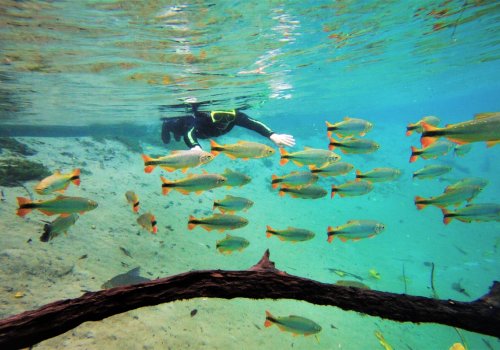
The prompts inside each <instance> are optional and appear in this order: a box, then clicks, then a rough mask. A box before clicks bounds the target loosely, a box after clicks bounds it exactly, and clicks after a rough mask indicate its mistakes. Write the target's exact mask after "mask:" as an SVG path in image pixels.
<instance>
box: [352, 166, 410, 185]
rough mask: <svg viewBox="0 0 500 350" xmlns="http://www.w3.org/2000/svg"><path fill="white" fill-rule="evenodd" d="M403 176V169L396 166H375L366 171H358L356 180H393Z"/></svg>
mask: <svg viewBox="0 0 500 350" xmlns="http://www.w3.org/2000/svg"><path fill="white" fill-rule="evenodd" d="M400 176H401V170H399V169H394V168H375V169H373V170H370V171H368V172H366V173H364V174H363V173H362V172H361V171H359V170H357V171H356V180H358V181H359V180H360V179H363V180H367V181H370V182H384V181H393V180H396V179H397V178H399V177H400Z"/></svg>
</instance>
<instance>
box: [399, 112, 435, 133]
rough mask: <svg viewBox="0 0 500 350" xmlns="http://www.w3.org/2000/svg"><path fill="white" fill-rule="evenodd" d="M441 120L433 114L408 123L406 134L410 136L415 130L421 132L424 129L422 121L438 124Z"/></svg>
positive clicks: (433, 124)
mask: <svg viewBox="0 0 500 350" xmlns="http://www.w3.org/2000/svg"><path fill="white" fill-rule="evenodd" d="M440 122H441V120H440V119H439V118H438V117H435V116H433V115H429V116H427V117H423V118H422V119H420V120H419V121H418V122H416V123H413V124H408V126H407V127H406V136H410V135H411V134H412V133H413V132H414V131H415V132H417V133H419V134H421V133H422V131H423V128H422V123H427V124H429V125H432V126H438V125H439V123H440Z"/></svg>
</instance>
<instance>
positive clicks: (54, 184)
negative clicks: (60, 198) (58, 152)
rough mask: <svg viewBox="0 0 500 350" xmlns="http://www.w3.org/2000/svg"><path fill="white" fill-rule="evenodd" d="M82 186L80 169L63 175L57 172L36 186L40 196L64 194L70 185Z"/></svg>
mask: <svg viewBox="0 0 500 350" xmlns="http://www.w3.org/2000/svg"><path fill="white" fill-rule="evenodd" d="M70 182H73V183H74V184H75V185H77V186H79V185H80V169H73V171H72V172H70V173H67V174H62V173H61V172H60V171H59V170H57V171H56V172H55V173H54V174H52V175H50V176H48V177H46V178H45V179H43V180H42V181H40V182H39V183H38V185H36V186H35V191H36V193H38V194H51V193H52V192H56V191H57V192H64V191H65V190H66V188H68V186H69V183H70Z"/></svg>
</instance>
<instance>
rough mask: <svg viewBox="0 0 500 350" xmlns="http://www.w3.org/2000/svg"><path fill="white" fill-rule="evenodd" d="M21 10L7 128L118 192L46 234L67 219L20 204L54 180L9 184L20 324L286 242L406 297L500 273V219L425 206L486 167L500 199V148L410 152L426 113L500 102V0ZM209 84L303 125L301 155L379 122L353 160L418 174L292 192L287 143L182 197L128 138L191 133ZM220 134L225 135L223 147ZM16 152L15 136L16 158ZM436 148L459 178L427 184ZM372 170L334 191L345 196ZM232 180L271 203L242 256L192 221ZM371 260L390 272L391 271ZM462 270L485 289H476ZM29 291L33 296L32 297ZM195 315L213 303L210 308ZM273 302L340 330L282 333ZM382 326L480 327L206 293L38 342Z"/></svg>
mask: <svg viewBox="0 0 500 350" xmlns="http://www.w3.org/2000/svg"><path fill="white" fill-rule="evenodd" d="M0 21H1V26H0V38H1V40H0V62H1V64H0V79H1V85H0V89H1V97H0V104H1V109H0V113H1V118H0V136H15V137H16V139H17V140H18V141H20V142H23V143H25V144H27V145H29V146H30V147H31V148H33V149H35V150H37V151H38V153H37V154H35V155H32V156H29V157H28V158H29V159H31V160H34V161H38V162H41V163H43V164H45V165H46V166H47V167H48V168H49V169H50V170H51V171H55V170H56V169H61V170H63V171H69V170H71V169H73V168H75V167H80V168H82V171H83V175H82V184H81V186H80V187H76V186H73V185H71V186H70V187H69V189H68V190H67V191H66V193H67V194H68V195H75V196H83V197H87V198H91V199H94V200H96V201H97V202H98V203H99V207H98V208H97V209H96V210H94V211H92V212H89V213H87V214H85V215H83V216H81V217H80V219H79V220H78V222H77V223H76V224H75V226H74V227H72V228H71V229H70V230H69V232H68V234H67V235H62V236H60V237H57V238H56V239H54V240H53V241H51V242H50V243H42V242H40V241H39V240H38V236H39V234H40V232H41V229H42V226H43V222H42V220H48V219H52V218H53V217H52V218H48V217H47V216H45V215H43V214H41V213H39V212H34V213H32V214H29V215H28V216H27V217H26V218H25V219H23V218H20V217H18V216H16V215H15V209H16V207H17V203H16V197H17V196H27V191H30V192H32V187H33V186H34V185H35V184H36V183H37V181H35V180H34V181H29V182H26V183H24V186H25V187H21V186H18V187H6V186H3V187H2V191H3V192H4V195H5V201H2V202H1V203H0V218H1V221H0V225H1V226H0V228H1V229H0V259H1V264H0V275H1V280H2V286H1V288H0V298H1V300H2V302H1V303H0V305H1V306H0V316H1V317H2V318H3V317H7V316H9V315H13V314H16V313H19V312H22V311H25V310H30V309H35V308H37V307H40V306H42V305H44V304H46V303H48V302H51V301H55V300H59V299H64V298H72V297H78V296H79V295H81V294H82V290H98V289H100V286H101V284H102V283H103V282H104V281H106V280H108V279H110V278H111V277H113V276H114V275H117V274H120V273H123V272H125V271H128V270H129V269H131V268H132V267H135V266H141V271H142V275H143V276H146V277H149V278H156V277H158V276H167V275H173V274H176V273H180V272H185V271H189V270H192V269H246V268H248V267H250V266H252V265H253V264H255V263H256V262H257V261H258V260H259V259H260V257H261V256H262V254H263V252H264V251H265V249H267V248H269V249H270V251H271V260H273V261H274V262H275V263H276V266H277V267H278V268H279V269H281V270H284V271H287V272H288V273H291V274H295V275H299V276H303V277H307V278H312V279H316V280H319V281H323V282H328V283H334V282H335V281H337V280H339V279H342V278H341V277H340V276H338V275H336V274H334V273H332V272H331V270H330V269H331V268H337V269H342V270H345V271H349V272H351V273H354V274H357V275H360V276H361V277H363V279H364V280H363V282H364V283H365V284H367V285H369V286H370V287H371V288H372V289H376V290H382V291H390V292H396V293H402V292H405V288H406V292H407V293H408V294H412V295H422V296H432V291H431V289H430V268H429V264H430V263H431V262H432V263H434V264H435V267H436V270H435V272H436V275H435V287H436V292H437V294H438V296H439V298H441V299H448V298H450V299H456V300H473V299H476V298H478V297H480V296H482V295H484V294H485V293H486V292H487V291H488V288H489V287H490V285H491V284H492V281H494V280H497V279H498V277H499V276H498V271H499V267H500V266H499V265H500V264H499V254H500V252H499V249H498V248H499V245H500V236H499V224H498V222H488V223H471V224H464V223H460V222H455V221H454V222H452V223H451V224H450V225H447V226H445V225H443V224H442V215H441V213H440V211H439V210H438V209H435V208H432V207H431V208H427V209H425V210H423V211H417V210H416V208H415V206H414V204H413V198H414V196H415V195H421V196H424V197H426V196H432V195H436V194H439V193H441V191H442V190H443V188H444V187H445V186H446V185H448V184H449V183H450V182H452V181H454V180H456V179H461V178H464V177H471V176H478V177H483V178H486V179H488V180H489V185H488V187H487V188H486V189H485V190H484V191H483V193H481V194H480V195H479V197H478V198H477V199H476V200H475V201H476V202H478V203H481V202H483V203H486V202H495V201H498V200H497V198H498V196H499V194H500V186H499V181H500V180H499V179H498V175H497V174H498V173H499V171H500V165H499V163H498V159H499V156H500V153H499V152H500V151H499V150H500V148H498V146H497V147H493V148H486V147H485V145H484V143H476V144H474V145H473V147H472V151H471V152H470V153H469V154H467V155H466V156H464V157H462V158H457V157H453V155H448V156H445V157H442V158H440V159H438V160H429V161H424V160H418V161H417V162H416V163H412V164H409V163H408V159H409V155H410V154H409V153H410V151H409V149H410V146H411V145H418V136H415V135H412V136H411V137H406V136H405V135H404V133H405V127H406V125H407V124H408V123H409V122H415V121H417V120H419V119H420V118H421V117H423V116H425V115H436V116H439V117H440V118H441V120H442V124H448V123H454V122H458V121H462V120H467V119H471V118H472V117H473V115H474V114H475V113H479V112H491V111H498V110H499V109H500V105H499V101H500V99H499V98H498V96H499V92H500V83H499V82H500V79H499V78H500V73H499V72H500V69H499V64H498V59H499V57H500V56H499V53H500V50H499V41H498V35H497V33H498V31H499V25H498V23H500V8H499V6H498V3H497V2H495V1H446V2H443V3H437V2H435V1H412V2H400V1H335V2H332V1H315V2H314V4H312V3H311V4H304V2H302V1H267V2H258V3H254V2H246V1H231V2H229V1H227V2H205V1H191V2H184V3H181V2H171V1H148V2H147V3H142V2H134V1H57V2H43V1H2V2H1V4H0ZM191 96H195V97H197V98H198V99H199V100H202V101H211V103H210V105H209V107H207V108H208V109H212V108H213V109H221V108H234V107H241V108H245V112H246V113H248V114H249V115H250V116H252V117H254V118H257V119H259V120H261V121H263V122H264V123H266V124H268V125H269V126H270V127H271V128H272V129H274V130H276V131H277V132H280V133H289V134H292V135H294V136H295V138H296V140H297V145H296V146H295V148H294V150H300V149H302V148H303V147H304V146H309V147H318V148H325V147H326V145H327V142H328V140H327V138H326V128H325V124H324V123H325V120H328V121H330V122H335V121H339V120H340V119H341V118H342V117H343V116H345V115H349V116H353V117H360V118H364V119H367V120H370V121H371V122H373V124H374V128H373V131H371V132H370V133H369V134H368V135H367V137H369V138H371V139H374V140H376V141H377V142H378V143H379V144H380V145H381V147H380V150H379V151H378V152H377V153H374V154H372V155H368V156H362V155H344V156H343V159H344V160H346V161H348V162H351V163H352V164H354V165H355V167H356V168H357V169H361V170H362V171H367V170H370V169H372V168H374V167H378V166H392V167H396V168H399V169H401V170H402V171H403V176H402V177H401V178H400V179H399V180H398V181H396V182H390V183H381V184H376V185H375V190H374V191H373V192H372V193H370V194H368V195H366V196H363V197H352V198H349V197H346V198H337V197H336V198H334V199H330V198H323V199H318V200H300V199H294V198H290V197H279V196H278V194H277V193H276V192H275V191H272V190H271V189H270V179H271V175H272V174H279V175H281V174H285V173H287V172H290V171H292V170H296V169H297V167H296V166H294V165H293V164H289V165H286V166H284V167H281V166H280V165H279V157H278V156H277V155H276V156H274V157H273V158H272V159H271V161H263V160H250V161H248V162H245V161H242V160H234V161H231V160H229V159H228V158H226V157H225V156H224V155H220V156H218V157H217V158H216V159H215V161H213V162H212V163H210V164H208V165H207V166H205V167H204V169H206V170H207V171H209V172H223V171H224V169H225V168H231V169H234V170H238V171H242V172H245V173H247V174H248V175H250V176H251V177H252V182H251V183H250V184H249V185H247V186H245V187H242V188H235V189H226V188H222V189H216V190H213V191H210V192H206V193H204V194H202V195H200V196H197V195H195V194H193V195H189V196H184V195H182V194H180V193H177V192H173V193H171V194H169V195H168V196H166V197H165V196H162V195H161V191H160V181H159V179H158V177H159V174H163V175H165V176H167V177H170V178H180V177H182V175H181V174H178V173H175V174H167V173H165V172H163V171H162V170H160V169H157V170H155V171H154V173H153V174H145V173H144V172H143V165H142V159H141V157H140V152H141V151H140V150H137V149H129V148H127V147H126V146H125V145H124V143H123V142H122V141H123V137H129V138H128V140H131V141H132V142H138V143H139V144H140V146H141V147H142V152H144V153H147V154H154V155H163V154H166V153H167V152H168V151H170V150H172V149H181V148H183V147H184V146H183V144H182V143H172V144H170V145H168V147H167V146H165V145H163V144H162V143H161V141H160V126H161V121H160V118H162V117H171V116H176V115H181V114H184V113H185V112H186V110H185V109H184V108H174V107H172V105H177V104H180V103H181V102H182V100H183V99H184V98H187V97H191ZM116 136H120V137H122V138H121V139H120V140H117V139H116ZM241 139H246V140H252V141H260V142H267V143H268V144H271V143H270V142H268V141H266V140H264V139H262V138H261V137H260V136H259V135H257V134H253V133H252V132H250V131H247V130H235V131H233V132H232V133H231V134H229V135H225V136H223V137H220V138H219V139H218V140H217V141H218V142H220V143H233V142H235V141H237V140H241ZM202 143H203V146H204V147H205V148H206V149H208V148H209V145H208V141H202ZM9 156H11V154H10V153H9V151H7V150H3V152H2V153H1V154H0V157H9ZM431 163H432V164H440V163H444V164H451V165H452V166H453V171H452V172H451V173H450V174H449V175H447V176H445V177H444V178H442V179H440V180H428V181H412V179H411V173H412V172H413V171H415V170H417V169H419V168H421V167H423V166H424V165H426V164H431ZM200 171H201V169H194V170H192V171H191V172H192V173H199V172H200ZM352 177H353V175H352V173H351V174H349V175H348V176H346V177H340V178H337V179H333V180H332V179H328V180H322V181H321V182H320V184H321V185H322V186H324V187H325V188H326V189H329V188H330V186H331V184H332V183H341V182H343V181H345V180H347V179H352ZM127 190H134V191H136V193H138V195H139V197H140V201H141V203H142V207H141V211H146V210H151V211H152V212H153V213H154V214H155V215H156V217H157V220H158V228H159V229H158V234H157V235H156V236H153V235H151V234H149V233H148V232H146V231H144V230H142V229H140V227H138V225H137V224H136V221H135V219H136V217H135V216H134V214H133V213H132V212H131V210H130V208H129V205H128V204H127V203H126V202H125V200H124V193H125V192H126V191H127ZM229 193H230V194H233V195H239V196H244V197H247V198H249V199H252V200H253V201H254V202H255V205H254V207H253V208H252V209H250V210H249V211H248V212H247V213H244V214H243V216H245V217H247V218H248V219H249V221H250V223H249V225H248V226H247V227H245V228H243V229H241V230H238V231H235V233H236V232H237V234H239V235H242V236H245V237H247V238H248V239H249V240H250V242H251V243H250V246H249V247H248V248H247V249H246V250H244V251H243V252H241V253H234V254H232V255H229V256H222V255H221V254H219V253H218V252H217V251H216V250H215V242H216V240H218V239H221V238H222V237H223V235H220V234H217V233H214V232H208V233H207V232H205V231H204V230H202V229H200V228H197V229H195V230H193V231H188V230H187V228H186V222H187V219H188V217H189V215H191V214H195V215H205V214H209V213H210V212H211V209H212V202H213V200H214V199H219V198H222V197H224V196H225V194H229ZM39 197H40V196H38V197H37V198H39ZM361 218H369V219H376V220H379V221H382V222H384V223H385V224H386V227H387V228H386V230H385V231H384V232H383V233H382V234H381V235H379V236H377V237H376V238H373V239H368V240H361V241H359V242H347V243H341V242H339V241H337V240H335V241H334V242H333V243H332V244H331V245H330V244H328V243H327V242H326V233H325V232H326V227H327V226H330V225H331V226H337V225H341V224H343V223H345V222H346V221H348V220H350V219H361ZM266 225H271V226H273V227H276V228H281V227H283V228H284V227H287V226H289V225H290V226H297V227H304V228H308V229H310V230H313V231H314V232H315V233H316V237H315V239H314V240H312V241H309V242H305V243H298V244H286V243H284V242H281V241H278V240H276V239H267V238H266V237H265V226H266ZM30 239H31V242H28V241H29V240H30ZM120 247H123V248H126V249H127V250H128V251H129V252H130V254H131V257H129V256H125V255H124V254H123V252H122V251H121V250H120ZM84 255H86V256H87V257H86V258H84V259H81V257H82V256H84ZM371 269H375V270H376V271H377V272H379V273H380V276H381V278H380V279H375V278H373V277H372V275H371V274H370V272H369V271H370V270H371ZM403 269H404V274H405V276H406V278H407V280H406V287H405V283H404V279H403ZM455 283H460V285H461V286H462V287H464V288H465V289H466V291H467V292H468V294H469V295H470V297H468V296H466V295H464V294H461V293H459V292H457V291H456V289H454V288H453V285H454V284H455ZM17 292H22V293H23V295H24V296H23V297H21V298H16V297H15V294H16V293H17ZM193 309H197V310H198V313H197V314H196V316H194V317H191V316H190V311H191V310H193ZM266 309H268V310H270V311H271V312H272V313H274V314H276V315H289V314H298V315H301V316H304V317H307V318H310V319H313V320H314V321H315V322H317V323H319V324H320V325H321V326H322V327H323V330H322V332H321V333H320V336H319V339H316V338H313V337H305V338H304V337H292V336H291V335H290V334H289V333H284V332H280V331H279V330H278V329H277V328H276V327H273V328H270V329H267V328H264V327H263V323H264V311H265V310H266ZM377 330H378V331H381V332H382V333H383V334H384V336H385V339H386V340H387V341H388V343H389V344H391V345H392V346H393V347H394V348H395V349H405V348H408V349H424V348H427V349H428V348H434V349H448V348H449V347H450V346H451V345H452V344H453V343H455V342H461V341H462V340H461V339H460V336H459V334H457V331H456V330H455V329H453V328H449V327H445V326H438V325H429V324H425V325H413V324H408V323H406V324H399V323H395V322H391V321H386V320H381V319H379V318H373V317H368V316H362V315H359V314H356V313H353V312H345V311H342V310H339V309H337V308H334V307H319V306H315V305H310V304H307V303H304V302H299V301H290V300H280V301H273V300H263V301H253V300H242V299H238V300H231V301H227V300H206V299H195V300H189V301H182V302H176V303H171V304H165V305H159V306H156V307H151V308H146V309H140V310H135V311H132V312H129V313H125V314H122V315H117V316H114V317H112V318H109V319H107V320H104V321H102V322H97V323H86V324H84V325H82V326H80V327H78V328H77V329H75V330H73V331H70V332H68V333H66V334H64V335H61V336H59V337H56V338H53V339H50V340H47V341H45V342H43V343H41V344H39V345H38V346H37V347H36V348H40V349H49V348H50V349H54V348H86V349H97V348H117V349H118V348H119V349H127V348H130V349H137V348H140V347H143V348H145V349H157V348H161V349H166V348H171V349H184V348H202V347H203V348H206V349H230V348H245V349H254V348H260V349H262V348H264V349H271V348H291V347H294V348H299V349H313V348H314V349H334V348H341V349H376V348H382V347H381V346H380V345H379V344H378V340H377V339H376V337H375V336H374V331H377ZM459 332H460V335H461V336H462V337H463V339H465V341H466V343H467V345H468V347H469V348H470V349H485V348H487V344H489V345H490V346H491V347H492V348H494V349H500V344H499V343H498V341H497V340H496V339H494V338H491V337H487V336H484V335H480V334H474V333H470V332H466V331H461V330H460V331H459Z"/></svg>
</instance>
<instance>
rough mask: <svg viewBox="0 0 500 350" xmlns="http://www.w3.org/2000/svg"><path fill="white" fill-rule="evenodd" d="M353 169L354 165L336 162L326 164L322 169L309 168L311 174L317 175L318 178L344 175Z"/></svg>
mask: <svg viewBox="0 0 500 350" xmlns="http://www.w3.org/2000/svg"><path fill="white" fill-rule="evenodd" d="M352 169H354V165H352V164H349V163H345V162H337V163H327V164H325V165H323V166H322V167H319V168H318V167H316V166H311V173H313V174H318V175H320V176H338V175H345V174H347V173H349V172H350V171H351V170H352Z"/></svg>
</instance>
